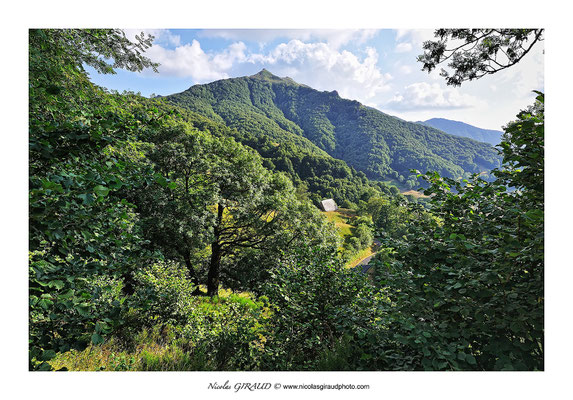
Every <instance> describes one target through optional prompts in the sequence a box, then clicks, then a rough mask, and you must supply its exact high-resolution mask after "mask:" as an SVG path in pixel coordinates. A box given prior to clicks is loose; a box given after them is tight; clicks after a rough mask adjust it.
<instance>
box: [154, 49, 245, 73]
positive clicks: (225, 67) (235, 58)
mask: <svg viewBox="0 0 573 400" xmlns="http://www.w3.org/2000/svg"><path fill="white" fill-rule="evenodd" d="M245 49H246V46H245V44H244V43H242V42H238V43H233V44H231V45H230V46H228V47H227V48H226V49H224V50H223V51H222V52H219V53H206V52H205V51H203V49H202V48H201V44H200V43H199V41H197V40H193V41H192V42H191V44H189V43H187V44H185V45H182V46H178V47H176V48H175V49H173V50H171V49H167V48H165V47H162V46H157V45H156V46H153V47H151V48H150V49H149V50H148V51H147V55H148V56H149V57H150V58H151V59H152V60H154V61H157V62H159V63H160V64H161V65H160V66H159V72H160V73H161V74H162V75H164V76H176V77H189V78H192V79H193V81H195V82H198V83H202V82H208V81H213V80H217V79H224V78H228V77H229V75H228V71H229V70H230V69H231V68H232V67H233V66H234V64H235V63H236V62H242V61H244V60H245V59H246V55H245Z"/></svg>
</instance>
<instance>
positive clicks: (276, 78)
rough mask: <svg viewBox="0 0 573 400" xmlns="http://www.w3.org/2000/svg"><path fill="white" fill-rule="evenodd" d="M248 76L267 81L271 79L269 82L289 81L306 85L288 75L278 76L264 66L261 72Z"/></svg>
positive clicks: (289, 82)
mask: <svg viewBox="0 0 573 400" xmlns="http://www.w3.org/2000/svg"><path fill="white" fill-rule="evenodd" d="M248 78H253V79H261V80H265V81H269V82H282V83H288V84H291V85H292V84H294V85H298V86H305V85H301V84H299V83H297V82H295V81H294V80H293V79H292V78H289V77H288V76H285V77H284V78H281V77H280V76H276V75H274V74H273V73H271V72H269V71H268V70H267V69H265V68H263V69H262V70H261V71H260V72H258V73H256V74H255V75H251V76H249V77H248Z"/></svg>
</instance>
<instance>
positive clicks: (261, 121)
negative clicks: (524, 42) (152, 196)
mask: <svg viewBox="0 0 573 400" xmlns="http://www.w3.org/2000/svg"><path fill="white" fill-rule="evenodd" d="M167 99H169V100H170V101H172V102H174V103H176V104H178V105H181V106H184V107H186V108H188V109H190V110H193V111H196V112H198V113H201V114H203V115H205V116H207V117H209V118H212V119H214V120H217V121H221V122H224V123H225V124H227V125H228V126H230V127H233V128H236V129H237V130H238V131H239V132H240V133H241V135H242V136H241V137H240V138H239V139H238V140H240V141H241V142H243V143H247V144H248V145H249V146H252V147H253V148H255V149H257V150H259V151H260V152H261V154H262V155H263V156H264V157H268V158H271V160H273V159H274V158H275V157H276V155H275V154H276V153H281V156H286V157H287V158H289V159H290V161H291V163H292V168H291V165H290V164H289V165H287V166H285V165H284V163H287V161H286V160H285V161H283V162H282V163H281V162H278V163H277V162H274V160H273V164H274V165H276V166H278V167H279V168H280V169H281V170H286V171H287V172H289V173H291V175H293V176H294V175H295V174H296V175H298V177H300V178H302V179H305V180H308V181H309V182H310V186H313V182H314V180H315V179H316V178H315V176H318V177H320V176H324V173H325V172H327V173H328V175H331V176H332V177H333V178H334V179H342V182H345V180H346V179H349V180H355V179H353V178H354V176H353V175H356V174H355V173H352V172H351V171H350V170H348V168H345V166H344V163H341V162H339V161H338V162H337V161H335V160H332V158H330V159H325V158H324V157H322V158H321V159H320V161H319V159H318V157H319V156H320V155H323V156H324V155H325V153H327V154H328V155H330V156H332V157H334V158H335V159H338V160H343V161H345V162H346V163H347V164H348V165H349V166H350V167H352V168H354V169H356V170H357V171H360V172H363V173H364V174H365V175H366V176H367V177H368V178H370V179H374V180H389V181H393V182H395V183H397V184H398V185H400V186H401V187H404V188H406V189H412V188H418V186H419V184H420V182H417V180H416V178H415V177H413V176H412V175H411V173H410V171H411V170H412V169H418V170H421V171H437V172H438V173H440V174H441V175H444V176H448V177H453V178H459V177H469V176H470V175H471V174H472V173H479V172H489V170H491V169H493V168H495V167H498V166H499V162H500V160H499V157H498V155H497V153H496V151H495V150H494V149H493V148H491V146H489V145H487V144H485V143H476V142H475V141H472V140H469V139H466V138H460V137H455V136H451V135H447V134H444V133H443V132H441V131H439V130H436V129H433V128H431V127H427V126H422V125H419V124H415V123H411V122H406V121H403V120H401V119H399V118H395V117H392V116H389V115H386V114H384V113H382V112H380V111H378V110H375V109H373V108H370V107H365V106H363V105H361V104H360V103H358V102H357V101H351V100H346V99H342V98H340V96H338V93H336V92H319V91H317V90H314V89H312V88H309V87H307V86H305V85H300V84H297V83H296V82H294V81H293V80H292V79H290V78H284V79H281V78H278V77H277V76H275V75H272V74H271V73H270V72H268V71H266V70H263V71H261V72H259V73H258V74H256V75H253V76H249V77H242V78H233V79H225V80H221V81H217V82H213V83H209V84H206V85H195V86H193V87H191V88H189V89H188V90H186V91H184V92H182V93H178V94H174V95H170V96H167ZM269 143H273V144H274V146H276V147H277V148H282V147H283V146H288V145H287V143H292V144H294V145H295V146H296V147H297V148H298V149H299V150H294V151H293V150H292V149H293V146H289V148H288V149H284V150H283V149H280V150H277V151H275V152H274V153H272V152H271V153H269V147H268V144H269ZM301 151H303V153H301ZM303 157H304V158H303ZM301 160H302V162H301ZM313 164H314V165H313ZM317 169H318V170H317ZM309 174H310V176H309ZM342 182H340V183H342ZM343 186H348V185H343ZM348 199H349V200H351V201H357V199H356V198H348ZM363 200H364V199H363Z"/></svg>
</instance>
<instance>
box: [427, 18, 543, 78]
mask: <svg viewBox="0 0 573 400" xmlns="http://www.w3.org/2000/svg"><path fill="white" fill-rule="evenodd" d="M543 34H544V30H543V29H437V30H436V31H435V33H434V36H435V37H436V39H438V40H437V41H427V42H424V50H425V52H424V54H422V55H420V56H418V61H420V62H422V63H423V64H424V66H423V68H422V70H425V71H428V72H432V71H433V70H434V68H436V66H437V65H438V64H441V63H444V62H449V63H448V67H450V68H451V69H452V70H453V74H450V73H448V72H447V71H446V70H444V69H442V71H441V73H440V75H441V76H443V77H444V78H446V83H447V84H448V85H452V86H460V85H461V84H462V82H465V81H472V80H474V79H479V78H482V77H484V76H486V75H490V74H494V73H496V72H498V71H501V70H503V69H505V68H509V67H511V66H513V65H515V64H517V63H518V62H519V61H521V59H522V58H523V57H524V56H525V55H526V54H527V53H529V51H530V50H531V49H532V48H533V46H535V44H536V43H538V42H540V41H542V40H543ZM450 40H454V41H456V43H455V44H454V45H452V47H450V48H448V41H450ZM460 42H461V43H460Z"/></svg>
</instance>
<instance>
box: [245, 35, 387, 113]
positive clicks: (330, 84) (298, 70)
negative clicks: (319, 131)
mask: <svg viewBox="0 0 573 400" xmlns="http://www.w3.org/2000/svg"><path fill="white" fill-rule="evenodd" d="M365 53H366V56H365V57H364V58H363V59H360V58H359V57H357V56H356V55H355V54H354V53H352V52H350V51H347V50H343V51H338V50H336V49H335V48H333V47H332V46H329V45H328V44H326V43H303V42H302V41H300V40H291V41H290V42H288V43H281V44H279V45H277V46H276V47H275V48H274V49H272V50H271V51H270V52H268V53H267V54H252V55H251V56H249V60H250V61H251V62H253V63H258V64H260V65H262V66H265V67H266V68H267V69H269V70H270V71H271V72H273V73H274V74H276V75H279V76H285V75H286V76H290V77H291V78H293V79H294V80H296V81H297V82H300V83H304V84H307V85H309V86H311V87H313V88H316V89H319V90H337V91H338V93H339V94H340V95H341V96H342V97H346V98H351V99H357V100H359V101H362V102H366V101H367V100H368V99H371V98H373V97H374V96H376V95H377V94H378V93H381V92H386V91H388V90H389V89H390V87H389V86H388V83H387V82H388V81H389V80H391V79H392V76H391V75H390V74H388V73H383V72H382V71H381V70H380V69H379V68H378V66H377V62H378V53H377V52H376V50H375V49H374V48H370V47H369V48H367V49H366V51H365Z"/></svg>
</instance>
